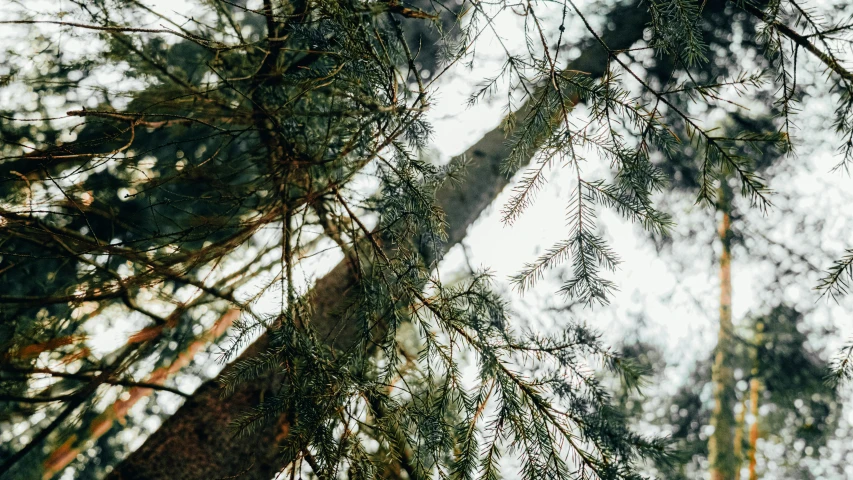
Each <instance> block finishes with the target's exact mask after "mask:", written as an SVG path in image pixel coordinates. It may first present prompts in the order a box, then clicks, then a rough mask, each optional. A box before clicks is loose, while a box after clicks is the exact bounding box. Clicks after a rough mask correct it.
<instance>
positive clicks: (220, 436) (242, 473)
mask: <svg viewBox="0 0 853 480" xmlns="http://www.w3.org/2000/svg"><path fill="white" fill-rule="evenodd" d="M615 8H616V10H614V11H613V12H611V14H610V15H608V16H609V18H610V20H612V21H613V23H614V24H615V25H617V26H618V28H614V29H607V30H606V31H605V32H604V33H603V35H602V39H603V41H604V42H605V43H606V44H607V45H608V47H609V48H611V49H613V50H622V49H626V48H629V47H630V46H631V45H632V44H633V43H634V42H636V41H638V40H640V39H642V37H643V31H644V29H645V26H646V24H647V22H648V17H647V15H646V13H645V11H644V10H637V9H636V8H635V5H634V4H633V3H628V4H626V5H620V6H618V7H615ZM579 47H580V48H579V50H580V51H581V52H582V53H581V55H580V56H579V57H578V58H576V59H575V60H573V61H572V62H570V64H569V65H568V66H567V68H568V69H570V70H576V71H582V72H587V73H589V75H590V77H592V78H599V77H600V76H601V75H602V74H603V73H604V71H605V67H606V65H607V55H606V53H605V52H604V50H603V49H602V48H601V47H600V46H599V44H598V43H596V42H593V41H589V42H586V43H585V44H581V45H579ZM522 110H523V111H526V110H525V109H522ZM509 150H510V148H509V146H508V145H507V144H506V133H505V132H504V131H503V129H502V128H496V129H494V130H492V131H491V132H489V133H487V134H486V135H485V136H484V137H483V138H482V139H480V140H479V141H478V142H477V143H476V144H475V145H474V146H472V147H471V148H469V149H468V150H467V151H466V152H465V154H464V155H462V156H460V157H457V158H455V159H453V160H452V161H453V162H460V161H463V159H467V160H468V161H469V164H468V167H467V173H466V179H465V182H463V183H462V184H456V183H454V182H448V183H447V184H446V185H445V186H443V187H442V188H441V189H440V190H439V191H438V192H437V203H438V205H439V206H440V207H441V208H442V210H443V211H444V212H445V214H446V220H447V224H448V227H447V242H446V243H445V245H444V246H443V248H444V250H445V251H446V250H447V249H449V248H451V247H452V246H454V245H456V244H457V243H459V242H460V241H461V240H462V239H463V238H464V236H465V233H466V231H467V229H468V227H469V226H470V225H471V224H472V223H473V222H474V221H475V220H476V219H477V218H478V217H479V216H480V214H481V212H482V211H483V210H485V209H486V208H487V207H488V206H489V205H490V204H491V203H492V201H493V200H494V199H495V197H497V195H498V194H499V193H500V191H501V190H502V189H503V188H504V187H505V186H506V185H507V183H508V179H507V177H506V176H505V175H504V174H502V173H501V163H502V162H503V160H504V159H505V158H506V157H507V155H508V153H509ZM532 153H533V152H531V154H532ZM527 160H529V159H527ZM522 167H523V165H522ZM354 285H355V278H354V276H353V274H352V272H351V271H350V268H349V265H348V262H347V261H346V260H345V261H342V262H341V263H340V264H338V265H337V266H336V267H335V268H334V269H333V270H332V271H331V272H330V273H329V274H328V275H326V276H325V277H323V278H322V279H320V280H318V281H317V283H316V285H315V287H314V288H313V291H312V293H311V298H312V303H313V312H314V313H313V316H312V318H311V325H312V327H313V328H314V329H315V330H316V331H317V332H318V338H325V339H329V341H330V343H332V344H333V345H336V344H338V343H339V342H345V341H346V339H348V338H355V336H356V335H358V333H357V332H356V330H355V329H356V328H357V327H356V325H346V324H340V323H341V322H338V321H337V319H338V318H339V317H338V316H337V315H336V313H337V312H339V311H340V310H341V309H342V308H344V307H345V306H346V305H347V303H348V300H347V297H348V295H347V292H349V291H350V289H351V288H352V287H353V286H354ZM268 341H269V339H268V336H267V335H263V336H261V337H260V338H259V339H258V340H257V341H255V343H254V344H252V345H251V346H250V347H249V348H248V349H247V350H246V352H244V353H243V355H242V356H241V358H245V357H248V356H251V355H257V354H258V353H259V352H261V351H263V350H264V349H265V348H266V347H267V345H268ZM226 370H227V367H226ZM274 387H275V379H274V378H272V377H270V378H268V379H266V380H263V379H258V380H255V381H251V382H243V383H241V384H240V385H239V386H238V387H237V388H236V390H235V392H234V393H233V394H232V395H231V396H229V397H227V398H222V397H221V389H220V387H219V383H218V382H217V381H216V380H211V381H208V382H206V383H205V384H203V385H202V386H201V387H199V389H198V390H197V391H196V392H195V393H194V394H193V396H192V398H190V399H189V400H188V401H187V402H186V403H185V404H184V405H183V406H182V407H181V408H180V409H179V410H178V411H177V412H176V413H175V414H174V415H172V416H171V417H170V418H169V419H168V420H166V421H165V422H164V423H163V425H162V426H161V427H160V428H159V429H158V430H157V431H156V432H155V433H154V434H153V435H151V437H149V438H148V440H147V441H146V442H145V443H144V444H143V445H142V446H141V447H140V448H139V449H138V450H137V451H135V452H134V453H132V454H131V455H130V456H129V457H128V458H127V459H125V460H124V461H123V462H122V463H121V464H120V465H118V466H117V467H116V469H115V470H114V471H113V472H112V474H111V475H110V476H109V477H108V478H110V479H112V480H118V479H121V480H133V479H139V480H141V479H146V480H154V479H173V480H194V479H217V478H228V477H232V476H233V477H236V476H238V475H239V478H241V479H247V480H251V479H257V480H269V479H271V478H273V477H274V476H275V474H276V473H277V472H278V471H279V470H280V469H281V468H282V467H283V466H284V464H286V463H287V461H286V460H284V459H282V457H281V452H280V450H279V448H278V445H279V444H280V440H281V439H282V438H284V437H285V436H286V435H287V432H288V428H289V425H288V422H287V419H286V418H284V417H282V418H279V419H278V421H277V422H275V423H271V424H269V425H267V426H265V427H261V428H259V429H257V430H256V431H254V432H252V433H250V434H246V435H243V436H241V437H239V438H235V437H234V436H233V431H232V429H231V423H232V422H233V421H234V420H235V419H236V418H237V416H238V415H240V414H241V413H245V412H246V411H247V410H249V409H250V408H251V407H253V406H255V405H258V403H259V402H260V398H261V397H262V395H264V392H267V391H269V390H271V389H273V388H274Z"/></svg>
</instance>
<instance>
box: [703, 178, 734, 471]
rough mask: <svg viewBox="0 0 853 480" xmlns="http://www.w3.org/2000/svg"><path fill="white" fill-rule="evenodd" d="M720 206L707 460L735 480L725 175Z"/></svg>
mask: <svg viewBox="0 0 853 480" xmlns="http://www.w3.org/2000/svg"><path fill="white" fill-rule="evenodd" d="M718 196H719V203H718V207H717V210H718V211H719V212H720V213H721V216H722V218H721V220H720V227H719V236H720V243H721V244H722V252H721V253H720V330H719V333H718V337H717V352H716V356H715V358H714V367H713V370H712V371H711V382H712V383H713V385H714V410H713V413H712V416H711V425H712V426H713V427H714V433H712V434H711V437H710V438H709V439H708V461H709V462H710V464H711V480H733V479H734V477H735V470H736V462H735V453H734V438H733V429H734V426H735V419H734V400H735V395H734V393H735V392H734V383H735V379H734V372H733V370H732V367H731V358H732V334H733V324H732V271H731V262H732V252H731V233H732V232H731V204H730V202H731V190H730V188H729V187H728V185H727V184H726V181H725V179H723V180H722V185H721V187H720V190H719V195H718Z"/></svg>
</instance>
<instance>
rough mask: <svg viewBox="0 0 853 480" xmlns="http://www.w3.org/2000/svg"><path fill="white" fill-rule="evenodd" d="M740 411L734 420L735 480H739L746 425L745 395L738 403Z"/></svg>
mask: <svg viewBox="0 0 853 480" xmlns="http://www.w3.org/2000/svg"><path fill="white" fill-rule="evenodd" d="M740 407H741V408H740V412H738V414H737V419H736V420H735V446H734V453H735V462H736V463H735V480H740V468H741V465H742V464H743V431H744V429H745V427H746V408H747V407H746V395H744V396H743V401H742V402H741V403H740Z"/></svg>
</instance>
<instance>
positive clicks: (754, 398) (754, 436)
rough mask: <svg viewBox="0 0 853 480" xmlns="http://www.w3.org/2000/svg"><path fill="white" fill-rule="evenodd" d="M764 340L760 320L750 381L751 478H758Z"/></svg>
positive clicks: (756, 328) (754, 479) (751, 479)
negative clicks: (759, 359)
mask: <svg viewBox="0 0 853 480" xmlns="http://www.w3.org/2000/svg"><path fill="white" fill-rule="evenodd" d="M763 342H764V324H763V323H762V322H758V324H757V325H756V326H755V348H754V349H753V350H752V354H753V358H752V379H751V380H750V381H749V413H750V414H751V417H752V425H750V426H749V454H748V455H749V480H758V473H757V472H756V471H755V454H756V452H757V451H758V433H759V432H758V400H759V398H761V390H762V385H761V377H759V376H758V374H759V373H760V364H759V363H758V352H759V351H760V349H761V344H762V343H763Z"/></svg>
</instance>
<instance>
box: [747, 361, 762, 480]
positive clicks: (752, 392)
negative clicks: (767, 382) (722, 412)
mask: <svg viewBox="0 0 853 480" xmlns="http://www.w3.org/2000/svg"><path fill="white" fill-rule="evenodd" d="M760 393H761V381H760V380H759V379H758V378H755V377H753V378H752V380H750V381H749V405H750V408H749V413H750V414H752V425H750V426H749V480H758V474H757V473H756V472H755V452H756V449H757V443H758V398H759V396H760Z"/></svg>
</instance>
